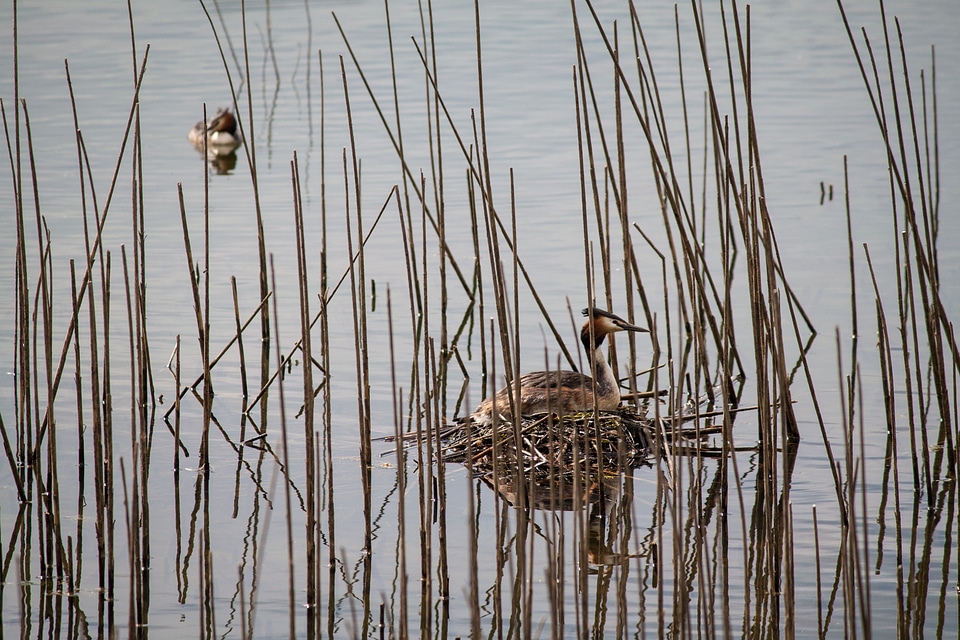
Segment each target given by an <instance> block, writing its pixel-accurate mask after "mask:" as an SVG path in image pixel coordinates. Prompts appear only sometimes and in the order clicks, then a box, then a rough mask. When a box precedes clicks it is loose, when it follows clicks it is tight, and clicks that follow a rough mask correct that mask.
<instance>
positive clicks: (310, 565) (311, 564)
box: [290, 152, 318, 636]
mask: <svg viewBox="0 0 960 640" xmlns="http://www.w3.org/2000/svg"><path fill="white" fill-rule="evenodd" d="M290 169H291V179H292V182H293V185H292V188H293V203H294V208H293V210H294V223H295V230H296V245H297V283H298V292H299V296H300V332H301V337H300V340H301V344H302V350H303V429H304V443H311V442H312V441H313V437H314V384H313V366H314V365H313V363H314V359H313V347H312V344H313V343H312V339H311V336H310V293H309V289H310V287H309V283H308V280H307V247H306V240H305V235H304V223H303V199H302V191H301V187H300V167H299V163H298V161H297V154H296V152H294V155H293V160H292V161H291V163H290ZM305 450H306V451H305V470H306V485H307V495H306V511H307V513H306V516H307V517H306V541H305V542H306V560H307V564H306V582H307V608H308V611H311V612H312V610H313V609H315V608H316V607H317V604H318V603H317V599H316V592H317V584H316V583H315V581H314V576H315V574H316V563H317V549H316V544H317V541H316V538H315V535H314V534H315V531H316V527H317V524H316V517H317V516H316V511H317V506H318V505H317V499H316V495H315V494H314V487H315V486H316V481H315V478H314V475H315V474H316V460H315V459H314V457H313V447H312V446H309V444H308V446H306V447H305ZM316 633H317V630H316V620H315V619H314V616H312V615H308V616H307V635H308V636H314V635H316Z"/></svg>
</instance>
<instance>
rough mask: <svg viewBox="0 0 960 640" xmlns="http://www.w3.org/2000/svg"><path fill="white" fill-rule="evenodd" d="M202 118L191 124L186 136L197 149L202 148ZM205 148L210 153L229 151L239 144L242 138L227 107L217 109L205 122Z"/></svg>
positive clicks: (235, 121)
mask: <svg viewBox="0 0 960 640" xmlns="http://www.w3.org/2000/svg"><path fill="white" fill-rule="evenodd" d="M203 132H204V123H203V120H201V121H200V122H198V123H197V124H195V125H193V128H192V129H190V133H189V134H188V135H187V138H188V139H189V140H190V143H191V144H192V145H193V146H195V147H196V148H197V149H201V150H202V149H203ZM206 132H207V149H208V151H210V152H211V153H217V154H219V153H229V152H231V151H233V150H234V149H236V148H237V147H239V146H240V144H241V143H242V142H243V138H242V137H241V135H240V131H239V130H238V128H237V119H236V117H234V115H233V113H232V112H231V111H230V110H229V109H217V112H216V113H215V114H213V116H211V117H210V118H209V119H208V120H207V123H206Z"/></svg>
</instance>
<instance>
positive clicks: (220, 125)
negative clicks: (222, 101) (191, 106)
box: [207, 109, 237, 133]
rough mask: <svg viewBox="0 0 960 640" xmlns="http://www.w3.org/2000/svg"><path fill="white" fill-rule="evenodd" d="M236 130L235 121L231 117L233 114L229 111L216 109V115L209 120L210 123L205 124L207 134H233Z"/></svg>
mask: <svg viewBox="0 0 960 640" xmlns="http://www.w3.org/2000/svg"><path fill="white" fill-rule="evenodd" d="M236 130H237V120H236V118H234V117H233V112H231V111H230V110H229V109H217V113H216V114H215V115H214V116H213V117H212V118H210V121H209V122H208V123H207V131H208V132H209V133H213V132H215V131H216V132H221V131H226V132H227V133H235V132H236Z"/></svg>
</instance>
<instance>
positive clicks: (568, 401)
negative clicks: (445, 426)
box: [470, 309, 648, 425]
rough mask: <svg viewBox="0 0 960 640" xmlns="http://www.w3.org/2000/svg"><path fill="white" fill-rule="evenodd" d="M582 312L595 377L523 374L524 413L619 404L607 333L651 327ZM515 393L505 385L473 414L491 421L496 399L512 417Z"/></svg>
mask: <svg viewBox="0 0 960 640" xmlns="http://www.w3.org/2000/svg"><path fill="white" fill-rule="evenodd" d="M583 315H585V316H587V318H588V320H587V321H586V322H585V323H584V324H583V328H582V329H581V330H580V342H582V343H583V348H584V349H586V351H587V358H588V360H589V361H590V369H591V372H592V373H593V378H591V377H590V376H586V375H583V374H582V373H577V372H575V371H534V372H532V373H528V374H526V375H524V376H521V377H520V379H519V380H518V381H517V383H519V385H520V405H519V406H518V407H517V410H518V411H519V412H520V415H521V416H526V415H532V414H535V413H545V412H547V411H552V412H553V413H556V414H559V415H562V416H563V415H570V414H572V413H577V412H579V411H592V410H593V408H594V407H596V408H597V409H600V410H601V411H609V410H611V409H616V408H617V406H619V405H620V385H619V384H618V382H617V379H616V378H615V377H614V375H613V371H611V370H610V365H609V364H607V359H606V357H605V356H604V353H603V349H601V348H600V347H601V345H603V341H604V339H605V338H606V337H607V335H608V334H613V333H616V332H618V331H638V332H640V331H642V332H646V331H648V330H647V329H644V328H643V327H638V326H636V325H632V324H630V323H629V322H627V321H626V320H624V319H623V318H619V317H617V316H615V315H613V314H612V313H610V312H608V311H603V310H601V309H584V310H583ZM591 326H592V327H593V331H592V332H591V330H590V327H591ZM591 333H592V335H591ZM611 340H612V338H611ZM513 395H514V389H513V386H512V385H507V386H505V387H503V388H502V389H500V390H499V391H497V393H496V395H494V397H493V398H487V399H486V400H484V401H483V402H481V403H480V405H479V406H478V407H477V408H476V409H475V410H474V412H473V413H472V414H471V415H470V417H471V418H472V419H473V420H474V421H475V422H477V423H478V424H482V425H487V424H490V423H491V422H492V421H493V407H494V400H496V407H497V413H498V414H499V415H500V416H501V417H502V418H503V419H504V420H509V419H510V402H511V397H512V396H513Z"/></svg>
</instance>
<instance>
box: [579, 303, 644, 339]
mask: <svg viewBox="0 0 960 640" xmlns="http://www.w3.org/2000/svg"><path fill="white" fill-rule="evenodd" d="M583 315H585V316H587V317H589V318H590V320H591V321H592V322H593V330H594V332H599V333H603V334H607V333H615V332H617V331H634V332H636V333H649V332H650V330H649V329H646V328H644V327H638V326H637V325H635V324H630V323H629V322H627V321H626V320H624V319H623V318H621V317H620V316H616V315H614V314H612V313H610V312H609V311H604V310H603V309H584V310H583Z"/></svg>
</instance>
